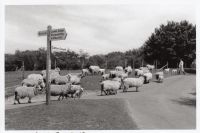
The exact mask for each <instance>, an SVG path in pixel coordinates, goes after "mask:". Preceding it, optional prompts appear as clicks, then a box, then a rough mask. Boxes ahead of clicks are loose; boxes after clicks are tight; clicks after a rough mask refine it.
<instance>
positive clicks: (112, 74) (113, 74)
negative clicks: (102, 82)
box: [109, 70, 117, 78]
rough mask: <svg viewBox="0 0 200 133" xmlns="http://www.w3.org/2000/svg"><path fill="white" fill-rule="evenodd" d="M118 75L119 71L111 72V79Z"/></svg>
mask: <svg viewBox="0 0 200 133" xmlns="http://www.w3.org/2000/svg"><path fill="white" fill-rule="evenodd" d="M116 73H117V71H115V70H111V71H110V72H109V75H110V78H114V77H116Z"/></svg>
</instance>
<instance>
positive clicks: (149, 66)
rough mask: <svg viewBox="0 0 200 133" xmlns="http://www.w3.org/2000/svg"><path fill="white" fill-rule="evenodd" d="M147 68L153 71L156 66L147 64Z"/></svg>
mask: <svg viewBox="0 0 200 133" xmlns="http://www.w3.org/2000/svg"><path fill="white" fill-rule="evenodd" d="M146 67H147V68H148V69H149V70H153V69H154V68H155V66H154V65H149V64H147V65H146Z"/></svg>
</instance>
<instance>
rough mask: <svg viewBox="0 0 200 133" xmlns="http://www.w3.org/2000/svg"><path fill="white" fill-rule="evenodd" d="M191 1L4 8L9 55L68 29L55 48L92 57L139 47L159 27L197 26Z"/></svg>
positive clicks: (33, 47)
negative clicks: (183, 22) (49, 30)
mask: <svg viewBox="0 0 200 133" xmlns="http://www.w3.org/2000/svg"><path fill="white" fill-rule="evenodd" d="M195 10H196V9H195V3H194V2H191V1H189V2H188V1H182V2H181V3H180V2H167V1H163V2H160V3H150V2H145V3H142V4H141V3H138V4H137V3H134V4H101V5H97V4H95V5H92V4H84V5H78V4H73V5H62V6H61V5H57V6H56V5H7V6H6V7H5V53H14V52H15V50H37V49H38V48H40V47H46V45H47V44H46V43H47V42H46V41H47V39H46V37H45V36H40V37H39V36H38V34H37V33H38V31H41V30H46V29H47V26H48V25H51V26H52V28H53V29H57V28H65V29H66V32H67V38H66V40H61V41H52V46H54V47H60V48H66V49H71V50H74V51H76V52H78V51H79V50H80V49H82V50H83V51H85V52H88V53H89V55H94V54H106V53H108V52H112V51H122V52H124V51H127V50H130V49H133V48H139V47H140V46H142V45H143V44H144V42H145V41H146V40H147V39H148V37H149V36H150V35H151V34H152V33H153V32H154V29H155V28H158V27H159V26H160V25H161V24H166V23H167V21H171V20H173V21H177V22H180V21H181V20H188V21H189V22H190V23H193V24H196V20H195V17H196V16H195Z"/></svg>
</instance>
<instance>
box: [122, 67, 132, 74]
mask: <svg viewBox="0 0 200 133" xmlns="http://www.w3.org/2000/svg"><path fill="white" fill-rule="evenodd" d="M124 71H125V72H126V73H128V75H129V74H131V73H132V71H133V69H132V68H131V66H128V67H126V68H125V69H124Z"/></svg>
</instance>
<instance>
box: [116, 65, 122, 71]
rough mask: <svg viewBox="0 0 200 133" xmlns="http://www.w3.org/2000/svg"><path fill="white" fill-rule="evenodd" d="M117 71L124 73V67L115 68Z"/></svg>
mask: <svg viewBox="0 0 200 133" xmlns="http://www.w3.org/2000/svg"><path fill="white" fill-rule="evenodd" d="M115 70H116V71H123V67H122V66H116V67H115Z"/></svg>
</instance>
